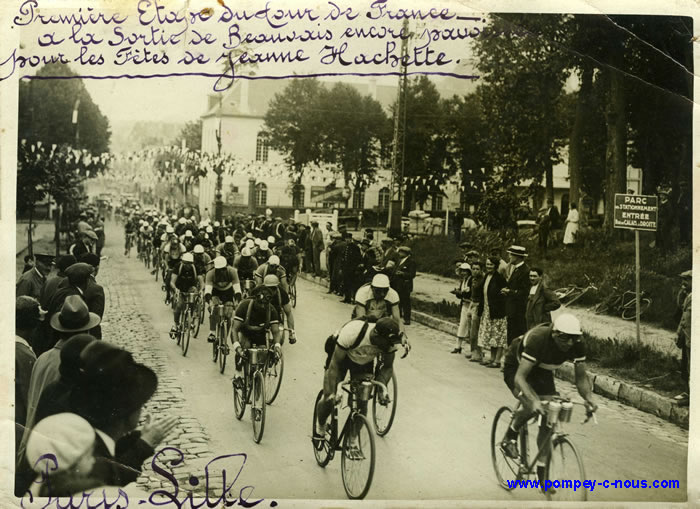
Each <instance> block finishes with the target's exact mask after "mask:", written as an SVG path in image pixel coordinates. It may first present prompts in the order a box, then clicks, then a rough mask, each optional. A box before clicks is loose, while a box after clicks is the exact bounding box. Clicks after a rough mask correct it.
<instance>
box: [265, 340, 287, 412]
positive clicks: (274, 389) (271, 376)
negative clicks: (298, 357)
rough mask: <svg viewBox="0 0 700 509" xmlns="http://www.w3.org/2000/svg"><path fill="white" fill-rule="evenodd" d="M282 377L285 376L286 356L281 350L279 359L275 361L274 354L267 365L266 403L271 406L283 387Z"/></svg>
mask: <svg viewBox="0 0 700 509" xmlns="http://www.w3.org/2000/svg"><path fill="white" fill-rule="evenodd" d="M282 375H284V355H282V350H280V353H279V358H277V359H274V356H273V355H272V352H270V353H269V354H268V356H267V363H266V365H265V402H266V403H267V404H268V405H271V404H272V402H273V401H275V398H277V394H279V392H280V387H281V386H282Z"/></svg>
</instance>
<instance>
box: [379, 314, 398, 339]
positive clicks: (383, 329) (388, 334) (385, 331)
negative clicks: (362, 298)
mask: <svg viewBox="0 0 700 509" xmlns="http://www.w3.org/2000/svg"><path fill="white" fill-rule="evenodd" d="M374 330H376V331H377V333H378V334H379V335H381V336H383V337H385V338H388V339H390V340H391V342H392V343H400V342H401V336H400V334H399V333H400V330H399V324H398V323H396V320H394V319H393V318H390V317H388V316H385V317H384V318H380V319H379V320H377V325H376V326H375V328H374Z"/></svg>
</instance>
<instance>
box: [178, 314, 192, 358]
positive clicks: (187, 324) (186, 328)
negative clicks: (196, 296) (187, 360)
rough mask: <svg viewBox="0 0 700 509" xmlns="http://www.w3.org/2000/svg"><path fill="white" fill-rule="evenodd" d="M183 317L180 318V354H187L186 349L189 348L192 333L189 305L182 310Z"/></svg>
mask: <svg viewBox="0 0 700 509" xmlns="http://www.w3.org/2000/svg"><path fill="white" fill-rule="evenodd" d="M182 315H183V317H182V318H181V321H182V325H181V331H182V332H181V334H182V344H181V345H180V346H181V347H182V356H183V357H185V356H187V350H189V348H190V336H191V335H192V311H191V310H190V308H189V306H187V307H186V308H185V311H183V312H182Z"/></svg>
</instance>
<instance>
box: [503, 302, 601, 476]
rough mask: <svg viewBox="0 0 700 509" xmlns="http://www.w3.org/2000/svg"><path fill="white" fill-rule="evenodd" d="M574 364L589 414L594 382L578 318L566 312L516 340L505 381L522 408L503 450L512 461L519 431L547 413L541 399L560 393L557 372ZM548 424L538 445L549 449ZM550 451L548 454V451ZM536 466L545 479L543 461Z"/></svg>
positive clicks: (507, 359) (507, 358) (510, 349)
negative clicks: (555, 382) (545, 441)
mask: <svg viewBox="0 0 700 509" xmlns="http://www.w3.org/2000/svg"><path fill="white" fill-rule="evenodd" d="M566 361H572V362H573V363H574V369H575V375H576V389H577V390H578V393H579V394H580V395H581V397H582V398H583V399H584V401H585V405H586V411H587V412H588V413H592V412H595V410H596V409H597V408H598V407H597V405H596V404H595V403H594V402H593V400H592V397H593V391H592V387H591V382H590V380H589V379H588V376H587V374H586V367H585V361H586V349H585V345H584V343H583V339H582V332H581V324H580V322H579V320H578V318H576V317H575V316H573V315H571V314H568V313H563V314H561V315H559V316H558V317H557V318H556V319H555V320H554V323H553V324H549V323H545V324H540V325H537V326H535V327H533V328H532V329H530V330H529V331H528V332H527V333H525V334H524V335H522V336H520V337H518V338H515V339H514V340H513V343H511V345H510V347H508V351H507V353H506V356H505V366H504V369H503V379H504V381H505V383H506V385H507V386H508V389H510V391H511V392H512V393H513V395H514V396H515V397H516V398H518V399H519V400H520V402H521V403H522V405H521V406H520V408H519V409H518V410H517V411H516V412H515V414H514V415H513V422H512V424H511V427H510V428H509V429H508V431H507V432H506V435H505V437H504V438H503V441H502V442H501V448H502V449H503V451H504V452H505V453H506V454H507V455H508V456H510V457H512V458H517V457H518V444H517V438H518V432H519V430H520V427H521V426H522V425H523V424H525V423H526V422H527V421H528V420H529V419H530V417H532V416H533V415H534V413H535V412H538V413H541V414H542V413H544V412H543V407H542V402H541V400H542V399H548V397H550V396H554V395H556V394H557V391H556V388H555V386H554V371H556V369H557V368H559V367H560V366H561V365H562V364H564V362H566ZM546 433H547V428H546V423H545V422H544V420H543V425H542V426H541V427H540V430H539V434H538V436H537V444H538V446H539V447H540V448H542V447H546V445H547V444H546V443H544V438H545V436H546ZM545 452H547V451H545ZM545 458H547V455H546V454H545V455H543V456H542V462H541V464H538V465H537V475H538V477H539V478H540V480H544V471H545V465H544V459H545Z"/></svg>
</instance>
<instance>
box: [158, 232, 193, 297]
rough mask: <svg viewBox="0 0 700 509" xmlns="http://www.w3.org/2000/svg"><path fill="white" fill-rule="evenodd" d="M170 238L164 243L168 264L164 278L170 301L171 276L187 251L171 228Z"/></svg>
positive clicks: (166, 262) (166, 263)
mask: <svg viewBox="0 0 700 509" xmlns="http://www.w3.org/2000/svg"><path fill="white" fill-rule="evenodd" d="M166 231H168V232H169V233H168V235H169V238H168V240H167V242H165V244H163V248H162V249H163V253H164V254H165V265H166V266H167V272H166V274H165V277H164V278H163V282H164V283H165V288H166V300H167V301H168V302H169V301H170V299H171V298H172V296H171V295H170V278H171V276H172V273H173V271H174V270H175V269H177V267H178V265H179V264H180V259H181V257H182V255H183V254H185V253H186V252H187V250H186V249H185V246H183V245H182V244H181V243H180V239H178V237H177V234H176V233H175V232H174V231H173V230H172V228H169V229H168V230H166Z"/></svg>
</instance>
